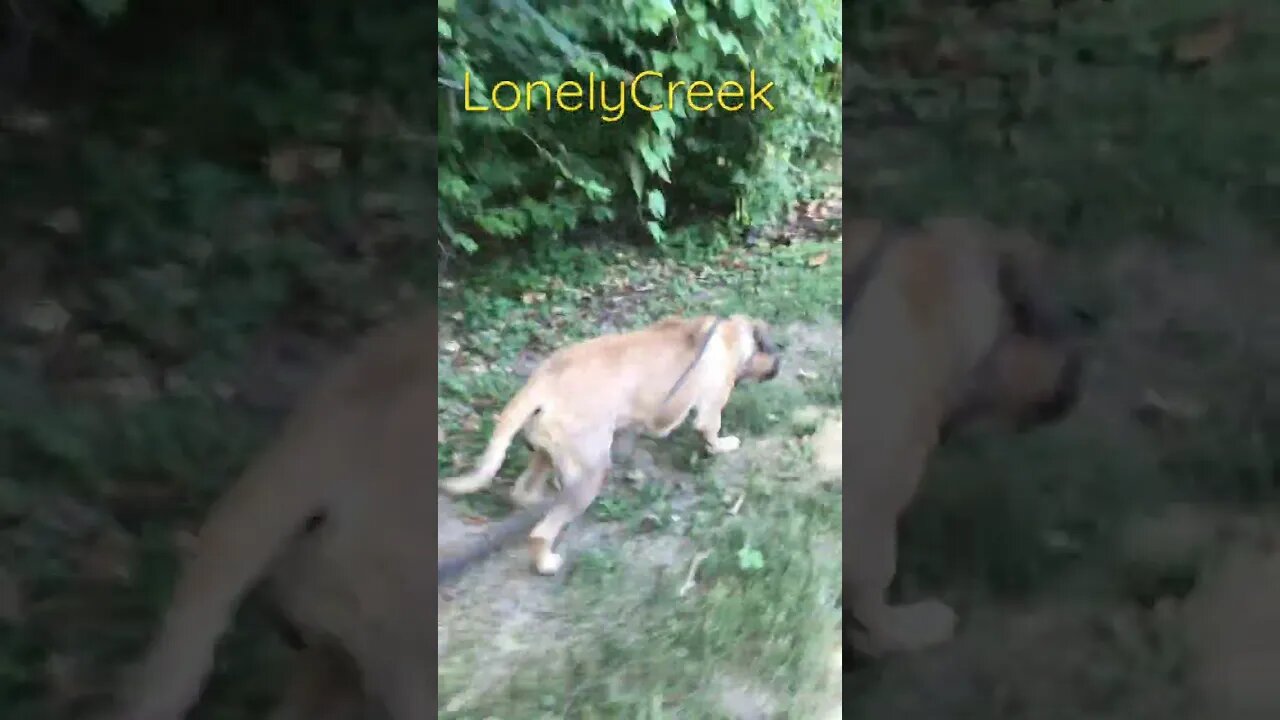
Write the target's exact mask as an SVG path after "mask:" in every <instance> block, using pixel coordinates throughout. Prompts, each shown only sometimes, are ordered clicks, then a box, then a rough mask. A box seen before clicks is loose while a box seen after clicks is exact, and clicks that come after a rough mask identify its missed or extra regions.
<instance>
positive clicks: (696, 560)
mask: <svg viewBox="0 0 1280 720" xmlns="http://www.w3.org/2000/svg"><path fill="white" fill-rule="evenodd" d="M710 556H711V552H710V551H703V552H700V553H696V554H695V555H694V556H693V560H692V561H690V562H689V572H688V574H686V575H685V577H684V584H683V585H681V586H680V591H679V592H678V593H676V594H677V595H678V596H679V597H684V596H685V595H686V594H688V592H689V591H690V590H692V589H694V588H695V587H697V585H698V584H697V583H696V582H694V580H693V578H694V576H695V575H697V574H698V566H699V565H701V564H702V561H703V560H706V559H707V558H708V557H710Z"/></svg>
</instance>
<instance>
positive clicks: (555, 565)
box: [534, 552, 564, 575]
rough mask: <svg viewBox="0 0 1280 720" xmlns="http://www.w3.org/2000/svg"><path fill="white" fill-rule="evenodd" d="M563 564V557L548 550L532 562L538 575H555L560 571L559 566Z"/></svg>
mask: <svg viewBox="0 0 1280 720" xmlns="http://www.w3.org/2000/svg"><path fill="white" fill-rule="evenodd" d="M562 565H564V558H563V557H560V554H559V553H553V552H548V553H545V554H543V555H540V556H539V557H538V559H537V560H536V561H535V562H534V567H535V568H537V570H538V574H539V575H555V574H556V573H558V572H560V567H561V566H562Z"/></svg>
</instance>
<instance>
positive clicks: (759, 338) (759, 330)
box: [751, 320, 779, 355]
mask: <svg viewBox="0 0 1280 720" xmlns="http://www.w3.org/2000/svg"><path fill="white" fill-rule="evenodd" d="M751 336H752V338H754V339H755V341H756V348H757V349H758V350H759V351H760V352H762V353H765V354H766V355H777V354H778V350H779V348H778V343H776V342H775V341H774V339H773V334H772V333H771V332H770V331H769V325H768V323H766V322H764V321H763V320H754V321H752V323H751Z"/></svg>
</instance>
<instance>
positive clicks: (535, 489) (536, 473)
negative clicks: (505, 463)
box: [511, 448, 555, 507]
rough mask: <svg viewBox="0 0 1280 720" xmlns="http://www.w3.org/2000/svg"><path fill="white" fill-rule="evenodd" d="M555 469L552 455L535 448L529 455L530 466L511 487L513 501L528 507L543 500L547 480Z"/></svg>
mask: <svg viewBox="0 0 1280 720" xmlns="http://www.w3.org/2000/svg"><path fill="white" fill-rule="evenodd" d="M554 470H555V466H554V465H553V464H552V463H551V456H550V455H548V454H547V452H546V451H545V450H543V449H541V448H534V449H533V452H532V454H530V456H529V467H527V468H525V470H524V472H522V473H520V477H518V478H516V484H515V485H514V486H513V487H512V488H511V501H512V502H514V503H515V504H517V505H519V506H521V507H528V506H530V505H534V504H536V503H537V502H538V501H540V500H542V498H543V496H544V495H545V493H544V491H545V490H546V487H547V480H548V478H550V477H551V474H552V472H553V471H554Z"/></svg>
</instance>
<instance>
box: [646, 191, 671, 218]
mask: <svg viewBox="0 0 1280 720" xmlns="http://www.w3.org/2000/svg"><path fill="white" fill-rule="evenodd" d="M647 197H648V205H649V213H650V214H652V215H653V216H654V217H656V218H658V219H659V220H661V219H662V218H664V217H666V215H667V199H666V198H664V197H663V196H662V191H660V190H650V191H649V194H648V196H647Z"/></svg>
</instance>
